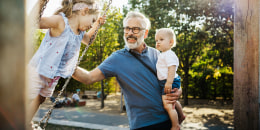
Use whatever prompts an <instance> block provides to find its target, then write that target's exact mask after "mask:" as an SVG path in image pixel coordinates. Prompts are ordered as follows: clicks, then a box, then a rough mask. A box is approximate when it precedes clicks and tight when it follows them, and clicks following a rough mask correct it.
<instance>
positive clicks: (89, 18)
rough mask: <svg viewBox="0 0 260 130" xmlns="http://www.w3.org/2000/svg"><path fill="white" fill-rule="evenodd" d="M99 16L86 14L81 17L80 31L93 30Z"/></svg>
mask: <svg viewBox="0 0 260 130" xmlns="http://www.w3.org/2000/svg"><path fill="white" fill-rule="evenodd" d="M97 17H98V15H97V14H85V15H81V17H80V21H79V30H80V31H86V30H89V29H90V28H92V24H93V23H94V22H95V21H96V20H97Z"/></svg>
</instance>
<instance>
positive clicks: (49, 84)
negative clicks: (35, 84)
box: [40, 75, 53, 87]
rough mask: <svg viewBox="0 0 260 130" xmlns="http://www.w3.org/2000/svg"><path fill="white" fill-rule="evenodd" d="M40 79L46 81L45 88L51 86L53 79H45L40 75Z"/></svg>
mask: <svg viewBox="0 0 260 130" xmlns="http://www.w3.org/2000/svg"><path fill="white" fill-rule="evenodd" d="M40 77H41V78H42V79H43V80H45V81H47V84H46V85H47V86H49V87H50V86H51V83H52V80H53V79H50V78H47V77H45V76H43V75H40Z"/></svg>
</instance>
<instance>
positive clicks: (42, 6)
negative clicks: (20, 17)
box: [38, 0, 49, 21]
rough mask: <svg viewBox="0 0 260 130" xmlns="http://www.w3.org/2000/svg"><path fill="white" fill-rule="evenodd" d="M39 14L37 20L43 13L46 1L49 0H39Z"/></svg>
mask: <svg viewBox="0 0 260 130" xmlns="http://www.w3.org/2000/svg"><path fill="white" fill-rule="evenodd" d="M40 1H41V2H40V8H41V9H40V15H39V18H38V21H40V20H41V17H42V15H43V11H44V10H45V8H46V6H47V3H48V2H49V0H40Z"/></svg>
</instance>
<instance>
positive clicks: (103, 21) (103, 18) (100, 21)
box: [97, 15, 107, 25]
mask: <svg viewBox="0 0 260 130" xmlns="http://www.w3.org/2000/svg"><path fill="white" fill-rule="evenodd" d="M106 17H107V16H106V15H104V16H103V17H99V18H98V20H97V22H98V23H100V24H101V25H104V24H105V22H106Z"/></svg>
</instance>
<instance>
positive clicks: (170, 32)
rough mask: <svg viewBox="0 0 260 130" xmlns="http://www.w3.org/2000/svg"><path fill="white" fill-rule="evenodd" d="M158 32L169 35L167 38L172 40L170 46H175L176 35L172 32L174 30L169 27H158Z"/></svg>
mask: <svg viewBox="0 0 260 130" xmlns="http://www.w3.org/2000/svg"><path fill="white" fill-rule="evenodd" d="M159 32H163V33H166V34H167V36H168V37H169V39H172V40H173V44H172V47H175V46H176V44H177V43H176V35H175V33H174V30H173V29H171V28H160V29H158V30H156V34H157V33H159Z"/></svg>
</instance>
